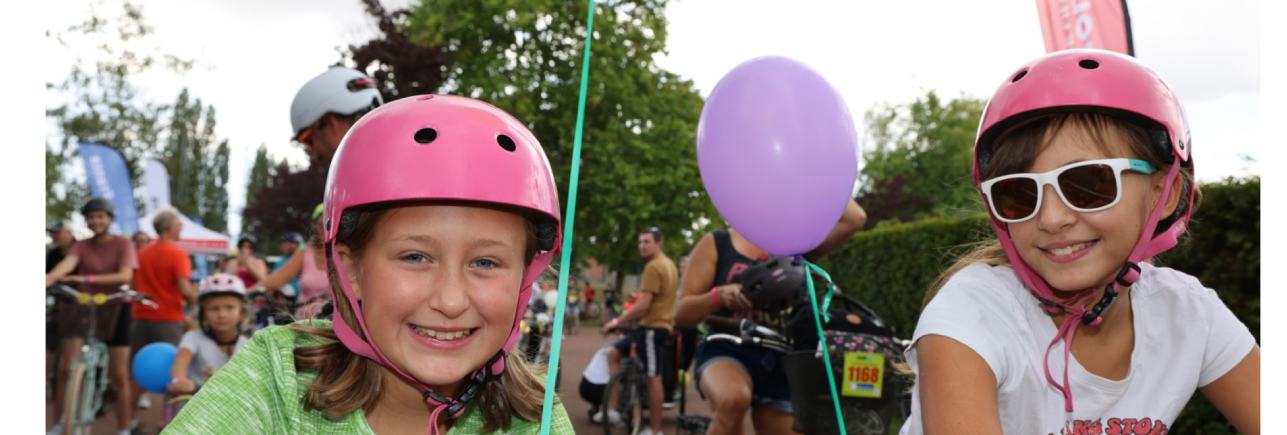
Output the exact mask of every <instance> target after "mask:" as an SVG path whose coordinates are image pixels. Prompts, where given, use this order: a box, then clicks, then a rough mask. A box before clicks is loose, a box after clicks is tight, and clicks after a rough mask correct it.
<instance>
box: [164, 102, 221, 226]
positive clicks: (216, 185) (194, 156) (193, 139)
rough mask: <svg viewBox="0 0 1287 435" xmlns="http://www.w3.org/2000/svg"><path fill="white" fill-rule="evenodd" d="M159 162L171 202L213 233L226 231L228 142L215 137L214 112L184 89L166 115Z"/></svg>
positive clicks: (212, 108)
mask: <svg viewBox="0 0 1287 435" xmlns="http://www.w3.org/2000/svg"><path fill="white" fill-rule="evenodd" d="M169 115H170V116H169V124H168V126H167V128H166V141H165V147H164V149H163V150H161V161H162V162H163V163H164V164H165V167H166V170H167V171H169V172H170V203H171V204H173V205H174V207H175V208H177V209H179V211H181V212H183V214H185V215H188V216H193V217H198V218H200V219H201V220H202V225H204V226H205V227H207V228H210V229H212V230H215V231H224V230H226V229H227V218H226V215H227V213H228V192H227V189H226V187H227V184H228V141H227V140H222V141H221V140H219V138H218V137H217V136H216V135H215V109H214V107H211V106H206V105H204V104H202V103H201V100H200V99H199V98H193V97H191V96H190V95H189V94H188V90H187V89H184V90H183V91H182V92H180V93H179V96H178V98H177V99H176V100H175V102H174V105H173V106H171V110H170V113H169Z"/></svg>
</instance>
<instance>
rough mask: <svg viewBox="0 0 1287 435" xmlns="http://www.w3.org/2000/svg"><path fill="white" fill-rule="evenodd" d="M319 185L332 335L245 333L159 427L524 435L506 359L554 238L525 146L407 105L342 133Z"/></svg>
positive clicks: (444, 104) (531, 394) (444, 111)
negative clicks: (240, 345) (243, 341)
mask: <svg viewBox="0 0 1287 435" xmlns="http://www.w3.org/2000/svg"><path fill="white" fill-rule="evenodd" d="M326 184H327V187H326V202H325V212H324V215H323V219H324V224H325V233H326V234H325V241H324V243H325V250H326V258H327V267H328V272H329V273H328V276H329V277H330V280H331V286H332V292H333V293H334V301H335V311H334V316H333V318H332V321H330V322H327V321H308V322H298V323H295V324H294V325H292V326H290V327H274V328H268V329H264V330H262V331H260V332H259V333H258V334H256V335H255V337H254V339H252V340H251V342H250V343H249V344H248V345H247V346H246V347H245V349H243V350H242V351H240V352H238V353H237V356H236V357H235V358H233V360H232V361H231V362H229V364H228V365H227V366H225V367H224V368H223V369H221V370H220V371H219V372H218V374H217V375H216V376H215V377H214V378H212V379H211V380H210V382H209V383H207V384H206V385H205V387H203V388H202V390H201V392H200V393H198V394H197V395H196V396H195V397H194V398H193V400H192V401H191V402H190V403H189V404H188V405H187V407H186V408H185V409H184V410H183V413H182V414H180V415H179V417H178V419H177V420H176V421H175V422H174V423H173V424H172V425H171V426H170V428H172V429H176V430H179V431H180V432H193V433H197V432H200V433H225V432H238V433H373V432H374V433H410V432H419V431H424V430H425V428H428V431H429V432H430V433H438V432H448V433H480V432H493V431H497V430H501V431H504V432H506V433H535V432H536V431H537V429H538V427H539V424H538V421H539V419H540V417H541V415H540V412H541V405H542V402H541V401H542V398H543V394H544V388H545V387H544V385H542V382H541V378H539V377H538V374H537V373H534V371H533V370H532V369H530V368H529V367H528V366H527V365H526V364H525V363H524V362H523V359H522V358H521V357H520V356H515V355H510V350H512V349H513V347H514V345H515V343H516V341H517V339H518V320H519V317H518V314H519V313H520V312H521V309H522V308H523V306H522V303H523V302H526V301H527V300H528V298H529V294H530V292H531V286H532V282H533V281H534V280H535V279H536V277H537V276H538V275H539V274H540V272H541V271H542V270H543V269H544V268H545V267H546V266H547V265H548V264H549V263H550V260H551V259H552V257H553V255H554V247H555V246H558V240H559V238H560V236H561V233H560V231H559V221H560V217H559V211H558V206H559V203H558V193H557V189H556V187H555V185H554V178H553V176H552V174H551V172H550V166H549V162H548V160H547V159H546V157H545V153H544V151H543V150H542V148H541V146H540V144H539V143H538V142H537V141H536V138H535V137H533V136H532V134H531V133H530V132H529V131H528V130H527V129H526V128H525V127H523V124H522V123H520V122H519V121H518V120H516V119H514V118H513V117H511V116H510V115H509V114H507V113H505V112H503V111H501V110H500V109H497V108H496V107H493V106H491V105H489V104H487V103H483V102H480V101H476V100H472V99H468V98H460V97H451V96H440V95H423V96H416V97H408V98H404V99H401V100H398V101H395V102H392V103H389V104H386V105H384V106H381V107H380V108H378V109H376V110H374V111H372V112H371V113H369V114H367V115H366V116H365V117H363V118H362V119H361V120H360V121H359V122H358V123H357V124H356V125H354V126H353V129H352V130H351V131H350V132H349V133H348V135H347V136H345V138H344V140H343V142H342V144H341V145H340V148H339V150H338V151H337V154H336V156H335V160H334V161H333V162H332V164H331V168H330V173H329V175H328V177H327V183H326ZM554 412H555V415H553V416H552V417H553V418H552V420H553V426H552V429H553V432H554V433H571V425H570V422H569V421H568V418H567V414H566V412H565V411H564V409H563V407H562V405H561V404H556V406H555V407H554Z"/></svg>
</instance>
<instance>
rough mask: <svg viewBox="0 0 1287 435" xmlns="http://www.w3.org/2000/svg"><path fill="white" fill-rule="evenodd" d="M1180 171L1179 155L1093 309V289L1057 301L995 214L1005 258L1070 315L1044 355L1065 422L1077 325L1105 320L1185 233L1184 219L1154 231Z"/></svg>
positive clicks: (1045, 300) (1054, 309) (1048, 302)
mask: <svg viewBox="0 0 1287 435" xmlns="http://www.w3.org/2000/svg"><path fill="white" fill-rule="evenodd" d="M1179 170H1180V159H1179V158H1178V157H1176V158H1175V160H1174V161H1173V162H1172V163H1171V169H1170V170H1169V171H1168V172H1167V175H1166V182H1165V183H1166V184H1165V185H1164V187H1163V188H1162V195H1161V196H1160V197H1158V200H1157V202H1156V203H1155V204H1154V206H1153V210H1152V211H1151V212H1150V213H1149V217H1148V220H1147V221H1146V223H1145V225H1144V228H1143V230H1142V231H1140V236H1139V239H1138V240H1137V241H1136V242H1135V247H1134V248H1133V249H1132V250H1131V253H1130V255H1128V256H1127V258H1126V262H1125V263H1124V264H1123V265H1122V267H1121V268H1120V269H1118V271H1117V274H1116V275H1115V277H1114V278H1111V279H1109V281H1108V282H1107V283H1106V284H1105V285H1104V293H1103V295H1102V296H1101V297H1100V299H1099V301H1098V302H1096V303H1095V305H1094V306H1092V307H1091V308H1090V309H1087V308H1086V303H1088V302H1090V300H1091V299H1092V298H1093V297H1094V294H1095V292H1094V291H1092V290H1090V289H1087V290H1082V291H1080V292H1078V294H1077V295H1075V296H1073V297H1072V298H1070V299H1068V300H1067V301H1064V302H1060V301H1057V300H1056V299H1055V297H1054V292H1053V291H1052V290H1051V287H1050V284H1049V283H1047V282H1046V280H1045V279H1044V278H1042V277H1041V276H1040V275H1038V274H1037V273H1036V271H1033V270H1032V269H1031V268H1030V267H1028V265H1027V264H1026V263H1024V262H1023V258H1022V257H1020V256H1019V253H1018V250H1017V248H1015V246H1014V241H1013V240H1011V239H1010V235H1009V233H1008V232H1007V231H1006V227H1004V226H1002V225H1001V224H1000V223H999V222H998V221H997V220H996V218H995V217H993V218H992V223H993V226H995V227H996V229H997V238H998V239H999V240H1000V241H1001V247H1002V249H1003V250H1005V254H1006V257H1008V258H1009V259H1010V263H1011V265H1012V266H1013V267H1014V270H1015V273H1016V274H1017V275H1018V276H1019V279H1020V281H1022V282H1023V283H1024V285H1026V286H1027V287H1028V290H1029V291H1030V292H1032V294H1033V296H1035V297H1036V298H1037V300H1038V301H1040V302H1041V308H1042V309H1043V310H1045V311H1046V313H1047V314H1050V315H1051V316H1055V315H1059V314H1068V317H1066V318H1064V320H1063V321H1062V322H1061V323H1060V325H1059V329H1058V332H1057V333H1056V334H1055V337H1054V339H1053V340H1051V341H1050V344H1049V345H1048V346H1046V353H1045V355H1044V356H1043V357H1042V361H1043V362H1042V369H1043V370H1044V372H1045V375H1046V382H1047V383H1049V384H1050V385H1051V386H1052V387H1054V388H1055V389H1056V390H1058V391H1059V392H1060V393H1061V394H1063V396H1064V411H1065V412H1066V413H1067V420H1066V422H1068V423H1071V422H1072V418H1073V398H1072V385H1071V384H1070V383H1069V381H1068V365H1069V360H1070V355H1071V352H1072V342H1073V337H1074V336H1075V334H1076V332H1077V328H1078V327H1079V326H1081V325H1083V324H1084V325H1091V326H1096V325H1100V324H1102V323H1103V321H1104V313H1105V312H1106V311H1107V310H1108V308H1109V307H1110V306H1111V305H1112V303H1113V301H1115V300H1116V299H1117V296H1118V295H1119V294H1120V293H1121V290H1122V289H1124V288H1129V287H1130V286H1131V285H1132V284H1134V283H1135V282H1136V281H1138V280H1139V277H1140V266H1139V263H1140V262H1143V261H1146V260H1148V259H1150V258H1152V257H1153V256H1154V255H1157V254H1159V253H1161V252H1164V251H1166V250H1167V249H1170V248H1172V247H1174V246H1175V245H1176V243H1177V242H1178V240H1179V235H1180V234H1181V233H1183V232H1184V225H1185V222H1183V221H1181V222H1177V223H1176V224H1175V225H1174V226H1173V227H1172V228H1171V229H1170V230H1168V231H1166V232H1164V233H1163V234H1159V235H1157V236H1156V237H1155V236H1154V235H1153V233H1154V232H1155V231H1156V229H1157V224H1158V222H1160V221H1161V219H1162V213H1164V212H1165V209H1166V203H1167V202H1168V198H1170V195H1171V186H1172V185H1174V184H1175V180H1176V178H1177V177H1178V176H1179ZM1060 341H1063V344H1064V346H1063V353H1064V367H1063V369H1064V370H1063V383H1058V382H1055V380H1054V376H1052V375H1051V373H1050V363H1049V359H1050V352H1051V351H1052V350H1054V348H1055V345H1056V344H1059V342H1060Z"/></svg>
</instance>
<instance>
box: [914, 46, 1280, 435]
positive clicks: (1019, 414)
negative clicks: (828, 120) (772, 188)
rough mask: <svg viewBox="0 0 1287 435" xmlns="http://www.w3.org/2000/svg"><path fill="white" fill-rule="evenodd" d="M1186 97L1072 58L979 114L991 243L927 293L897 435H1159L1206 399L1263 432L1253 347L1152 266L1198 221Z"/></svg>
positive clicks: (1112, 57)
mask: <svg viewBox="0 0 1287 435" xmlns="http://www.w3.org/2000/svg"><path fill="white" fill-rule="evenodd" d="M1191 147H1192V142H1191V138H1190V136H1189V129H1188V125H1187V122H1186V120H1185V118H1184V113H1183V110H1182V109H1181V107H1180V103H1179V100H1178V99H1177V98H1176V97H1175V95H1174V93H1173V92H1172V91H1171V89H1170V87H1169V86H1167V84H1166V83H1165V82H1164V81H1162V79H1161V78H1160V77H1158V76H1157V74H1156V73H1154V72H1153V71H1152V70H1150V69H1148V68H1147V67H1145V66H1143V65H1142V64H1140V63H1139V62H1138V61H1136V60H1135V59H1133V58H1130V57H1126V56H1123V55H1119V54H1117V53H1112V52H1108V51H1103V50H1091V49H1080V50H1066V51H1060V52H1056V53H1052V54H1049V55H1046V56H1043V57H1041V58H1039V59H1037V60H1035V61H1033V62H1030V63H1028V64H1027V65H1024V66H1023V67H1021V68H1019V69H1018V70H1016V71H1015V72H1014V73H1012V74H1011V75H1010V76H1009V77H1007V79H1006V81H1005V82H1004V83H1003V84H1002V85H1001V87H1000V88H999V89H997V92H996V94H995V95H994V96H993V97H992V99H991V100H990V101H989V102H988V106H987V108H986V109H985V110H984V114H983V119H982V121H981V123H980V125H979V134H978V139H977V141H976V144H975V153H974V182H975V185H976V186H977V187H978V188H979V192H980V194H981V195H982V197H983V200H984V203H985V204H986V206H985V207H986V209H987V212H988V214H989V216H990V217H991V222H992V226H993V228H994V229H995V230H996V235H997V240H995V241H993V242H991V243H988V244H985V245H982V246H981V247H980V248H979V249H977V250H976V251H974V252H971V253H969V254H967V255H965V256H964V257H963V258H961V259H960V260H959V261H958V262H957V264H956V265H954V266H952V267H951V268H950V269H948V270H947V271H946V272H944V274H943V275H942V276H941V277H940V278H939V280H938V282H937V283H935V285H934V288H933V289H932V290H931V292H930V294H929V295H928V296H927V301H928V303H927V304H926V306H925V309H924V311H923V312H922V314H921V317H920V321H919V322H918V323H917V325H916V332H915V334H914V337H913V340H914V345H913V347H912V348H911V349H909V350H908V357H909V361H910V362H911V365H912V367H913V368H914V369H915V370H916V373H917V386H916V389H915V391H914V393H913V400H912V415H911V417H910V418H909V419H908V421H907V424H906V425H905V426H903V428H902V432H901V433H903V434H919V433H978V434H997V433H1006V434H1060V433H1077V434H1083V433H1084V434H1095V433H1106V434H1111V433H1137V434H1144V433H1148V434H1160V433H1166V432H1168V431H1169V429H1170V425H1171V424H1172V423H1173V422H1174V420H1175V418H1176V416H1177V415H1178V414H1179V413H1180V410H1181V409H1183V407H1184V405H1185V404H1186V403H1187V402H1188V401H1189V398H1190V397H1191V396H1192V395H1193V392H1194V390H1197V389H1201V391H1202V393H1203V394H1204V395H1205V396H1206V397H1207V398H1208V399H1210V400H1211V402H1212V403H1214V404H1215V405H1216V407H1217V408H1219V409H1220V410H1221V412H1223V413H1224V415H1225V417H1227V418H1228V419H1229V421H1231V422H1232V423H1233V424H1234V425H1235V426H1237V428H1238V430H1239V431H1241V432H1243V433H1259V432H1260V423H1259V422H1260V414H1259V412H1260V411H1259V410H1260V401H1259V400H1260V399H1259V398H1260V394H1259V392H1260V349H1259V346H1258V345H1257V344H1256V342H1255V339H1254V338H1253V337H1252V335H1251V333H1250V332H1249V331H1248V330H1247V327H1246V326H1245V325H1243V324H1242V323H1240V322H1239V321H1238V319H1237V318H1235V317H1234V315H1233V313H1232V312H1231V311H1229V309H1228V308H1227V307H1226V306H1225V305H1224V303H1222V302H1221V301H1220V298H1219V297H1218V296H1217V294H1216V293H1215V291H1213V290H1211V289H1209V288H1205V287H1203V286H1202V284H1201V283H1200V282H1198V280H1197V279H1195V278H1194V277H1192V276H1189V275H1186V274H1184V273H1183V272H1180V271H1177V270H1173V269H1168V268H1164V267H1157V266H1154V265H1152V264H1150V263H1149V260H1150V259H1151V258H1152V257H1154V256H1155V255H1157V254H1160V253H1162V252H1164V251H1166V250H1168V249H1170V248H1171V247H1173V246H1175V244H1176V241H1177V238H1178V237H1179V236H1180V235H1181V234H1183V233H1184V231H1185V229H1186V227H1187V225H1188V223H1189V216H1190V215H1191V214H1192V212H1193V208H1194V207H1195V206H1196V203H1195V198H1196V197H1197V192H1196V189H1195V184H1194V176H1193V159H1192V155H1191Z"/></svg>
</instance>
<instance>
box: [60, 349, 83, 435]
mask: <svg viewBox="0 0 1287 435" xmlns="http://www.w3.org/2000/svg"><path fill="white" fill-rule="evenodd" d="M85 372H86V367H85V364H84V363H82V362H80V361H72V365H71V367H70V368H68V369H67V385H66V386H65V387H64V391H66V393H64V394H63V415H62V416H60V418H61V419H62V425H63V433H66V434H75V433H78V431H77V430H76V429H77V427H76V425H77V424H78V423H80V417H81V413H83V412H84V404H85V402H86V401H85V400H84V399H85V398H87V395H86V393H88V392H87V391H85V388H86V387H88V386H89V383H86V382H85Z"/></svg>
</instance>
